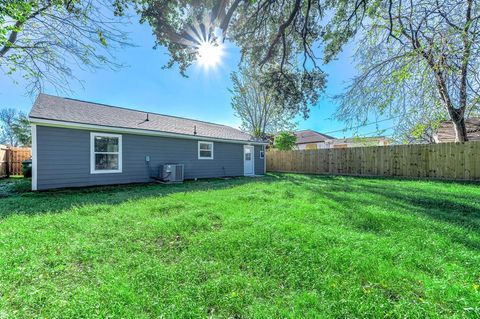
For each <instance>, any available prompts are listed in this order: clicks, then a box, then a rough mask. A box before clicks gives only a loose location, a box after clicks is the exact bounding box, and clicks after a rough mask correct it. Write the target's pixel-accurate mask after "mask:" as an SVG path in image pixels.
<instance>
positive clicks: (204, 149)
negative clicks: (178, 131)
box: [198, 142, 213, 159]
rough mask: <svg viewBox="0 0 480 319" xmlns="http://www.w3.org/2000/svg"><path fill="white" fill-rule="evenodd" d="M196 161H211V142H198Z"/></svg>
mask: <svg viewBox="0 0 480 319" xmlns="http://www.w3.org/2000/svg"><path fill="white" fill-rule="evenodd" d="M198 159H213V142H198Z"/></svg>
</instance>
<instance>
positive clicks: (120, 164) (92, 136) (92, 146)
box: [90, 132, 123, 174]
mask: <svg viewBox="0 0 480 319" xmlns="http://www.w3.org/2000/svg"><path fill="white" fill-rule="evenodd" d="M97 136H104V137H117V138H118V169H109V170H96V169H95V137H97ZM99 153H104V154H105V153H107V154H108V153H110V154H117V152H99ZM122 167H123V152H122V135H120V134H110V133H100V132H90V174H110V173H121V172H122Z"/></svg>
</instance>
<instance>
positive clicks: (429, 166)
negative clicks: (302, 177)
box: [266, 141, 480, 180]
mask: <svg viewBox="0 0 480 319" xmlns="http://www.w3.org/2000/svg"><path fill="white" fill-rule="evenodd" d="M266 162H267V171H269V172H297V173H312V174H332V175H363V176H400V177H414V178H438V179H457V180H480V142H477V141H475V142H467V143H443V144H422V145H392V146H369V147H355V148H339V149H333V148H331V149H318V150H297V151H286V152H282V151H275V150H273V151H269V152H267V160H266Z"/></svg>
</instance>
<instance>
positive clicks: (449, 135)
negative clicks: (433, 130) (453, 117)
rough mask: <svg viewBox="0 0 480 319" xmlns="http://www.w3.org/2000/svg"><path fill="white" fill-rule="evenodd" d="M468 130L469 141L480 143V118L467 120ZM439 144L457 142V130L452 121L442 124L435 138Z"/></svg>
mask: <svg viewBox="0 0 480 319" xmlns="http://www.w3.org/2000/svg"><path fill="white" fill-rule="evenodd" d="M465 126H466V128H467V139H468V140H469V141H480V117H471V118H469V119H466V120H465ZM435 140H436V142H437V143H446V142H455V128H454V127H453V123H452V121H445V122H442V123H440V125H439V127H438V129H437V134H436V136H435Z"/></svg>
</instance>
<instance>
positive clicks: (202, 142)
mask: <svg viewBox="0 0 480 319" xmlns="http://www.w3.org/2000/svg"><path fill="white" fill-rule="evenodd" d="M200 144H210V145H211V146H212V156H209V157H204V156H200ZM197 150H198V159H199V160H204V159H205V160H213V142H207V141H198V145H197Z"/></svg>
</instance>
